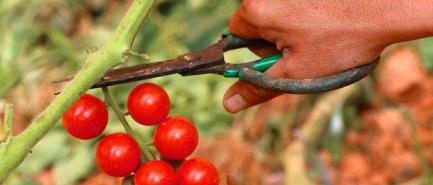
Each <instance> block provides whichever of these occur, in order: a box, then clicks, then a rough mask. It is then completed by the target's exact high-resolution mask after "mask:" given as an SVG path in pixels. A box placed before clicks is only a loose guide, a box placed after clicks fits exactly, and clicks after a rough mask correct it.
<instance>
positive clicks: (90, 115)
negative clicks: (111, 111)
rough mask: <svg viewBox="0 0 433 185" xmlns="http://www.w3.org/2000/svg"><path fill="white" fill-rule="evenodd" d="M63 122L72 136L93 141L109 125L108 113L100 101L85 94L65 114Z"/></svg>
mask: <svg viewBox="0 0 433 185" xmlns="http://www.w3.org/2000/svg"><path fill="white" fill-rule="evenodd" d="M62 122H63V126H64V127H65V128H66V130H67V131H68V132H69V133H70V134H71V135H72V136H74V137H76V138H79V139H91V138H94V137H96V136H98V135H99V134H101V133H102V132H103V131H104V129H105V127H106V126H107V123H108V111H107V108H106V107H105V104H104V102H102V101H101V100H100V99H98V98H97V97H95V96H92V95H90V94H84V95H83V96H81V97H80V99H78V101H77V102H75V103H74V104H73V105H72V107H71V108H69V109H68V110H67V111H66V112H65V114H63V117H62Z"/></svg>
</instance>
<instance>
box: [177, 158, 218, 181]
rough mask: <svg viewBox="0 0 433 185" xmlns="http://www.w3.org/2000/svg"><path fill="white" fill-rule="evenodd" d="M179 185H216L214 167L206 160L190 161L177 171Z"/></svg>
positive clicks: (216, 172) (216, 178)
mask: <svg viewBox="0 0 433 185" xmlns="http://www.w3.org/2000/svg"><path fill="white" fill-rule="evenodd" d="M177 178H178V184H179V185H218V184H219V176H218V171H217V169H216V168H215V166H214V165H213V164H212V163H211V162H209V161H208V160H206V159H200V158H195V159H190V160H187V161H185V162H184V163H182V164H181V165H180V167H179V168H178V169H177Z"/></svg>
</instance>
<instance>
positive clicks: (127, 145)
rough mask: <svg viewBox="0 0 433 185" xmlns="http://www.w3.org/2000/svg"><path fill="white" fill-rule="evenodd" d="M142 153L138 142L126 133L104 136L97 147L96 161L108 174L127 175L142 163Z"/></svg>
mask: <svg viewBox="0 0 433 185" xmlns="http://www.w3.org/2000/svg"><path fill="white" fill-rule="evenodd" d="M140 159H141V154H140V148H139V146H138V144H137V142H136V141H135V140H134V138H132V137H131V136H129V135H128V134H125V133H114V134H111V135H108V136H106V137H104V138H103V139H102V140H101V141H100V142H99V144H98V146H97V148H96V163H97V164H98V166H99V168H100V169H101V170H102V171H104V172H105V173H107V174H108V175H111V176H115V177H125V176H128V175H130V174H131V173H132V172H134V170H135V169H136V168H137V167H138V165H139V164H140Z"/></svg>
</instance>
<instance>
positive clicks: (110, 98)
mask: <svg viewBox="0 0 433 185" xmlns="http://www.w3.org/2000/svg"><path fill="white" fill-rule="evenodd" d="M102 92H103V93H104V97H105V101H106V102H107V103H108V105H109V106H110V107H111V109H112V110H113V111H114V113H115V114H116V116H117V118H118V119H119V121H120V123H121V124H122V126H123V128H124V129H125V131H126V132H127V133H128V134H129V135H131V136H132V137H133V138H134V139H135V140H136V141H137V143H138V145H139V146H140V149H141V153H143V155H144V157H145V158H146V160H153V159H155V156H153V154H152V152H151V151H150V150H149V149H148V148H147V146H146V145H145V143H144V141H143V140H142V139H141V137H140V136H139V135H138V134H137V132H135V131H134V130H133V129H132V128H131V126H130V125H129V123H128V121H127V120H126V118H125V115H124V114H123V112H122V109H120V107H119V104H118V103H117V101H116V99H115V98H114V97H113V95H112V94H111V91H110V90H109V89H108V87H103V88H102Z"/></svg>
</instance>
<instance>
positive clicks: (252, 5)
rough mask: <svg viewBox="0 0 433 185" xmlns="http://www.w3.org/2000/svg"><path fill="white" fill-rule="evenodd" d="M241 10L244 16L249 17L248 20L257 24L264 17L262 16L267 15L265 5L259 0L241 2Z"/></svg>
mask: <svg viewBox="0 0 433 185" xmlns="http://www.w3.org/2000/svg"><path fill="white" fill-rule="evenodd" d="M242 10H243V11H244V13H245V15H246V16H248V17H250V20H256V21H259V22H261V20H260V19H261V18H262V17H266V16H264V15H265V14H266V13H267V11H266V6H265V4H263V1H260V0H244V1H243V2H242ZM251 18H253V19H251Z"/></svg>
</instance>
